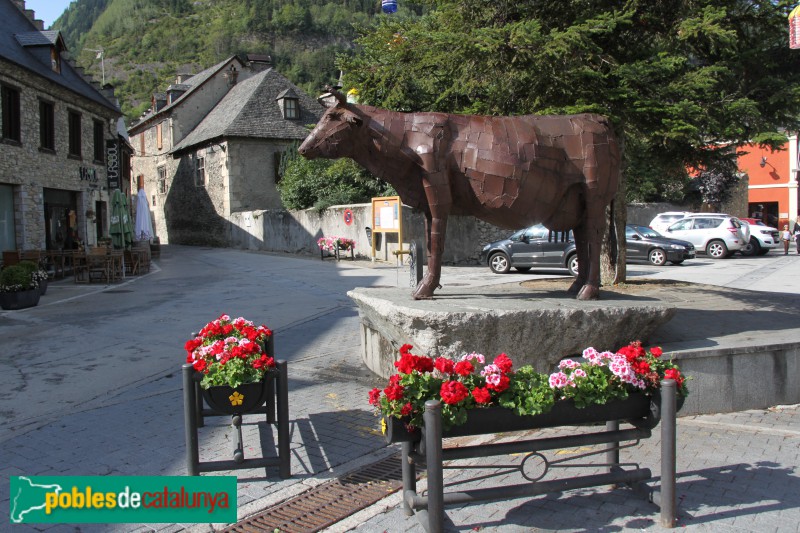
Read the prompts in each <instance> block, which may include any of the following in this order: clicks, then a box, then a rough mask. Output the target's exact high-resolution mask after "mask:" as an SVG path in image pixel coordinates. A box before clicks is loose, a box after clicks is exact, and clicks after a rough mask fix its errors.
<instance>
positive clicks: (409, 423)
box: [369, 341, 687, 431]
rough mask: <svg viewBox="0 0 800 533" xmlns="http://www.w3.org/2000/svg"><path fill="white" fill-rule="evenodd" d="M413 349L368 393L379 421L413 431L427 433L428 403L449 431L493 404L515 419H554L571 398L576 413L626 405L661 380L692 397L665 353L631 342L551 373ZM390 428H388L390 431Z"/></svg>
mask: <svg viewBox="0 0 800 533" xmlns="http://www.w3.org/2000/svg"><path fill="white" fill-rule="evenodd" d="M411 349H412V346H411V345H408V344H406V345H403V346H402V347H401V348H400V359H399V360H398V361H396V362H395V367H396V368H397V370H398V373H397V374H395V375H393V376H391V377H390V378H389V383H388V385H387V386H386V387H385V388H384V389H382V390H381V389H378V388H375V389H373V390H372V391H370V393H369V402H370V404H372V405H373V406H374V407H375V409H376V411H377V412H378V414H379V415H382V416H384V417H386V418H395V419H398V420H400V421H402V423H403V424H404V426H405V428H406V429H407V430H409V431H413V430H414V429H415V428H418V427H421V426H422V424H423V422H422V415H423V412H424V409H425V402H426V401H428V400H440V401H441V402H442V425H443V428H444V429H445V430H447V429H450V428H452V427H454V426H458V425H461V424H464V423H465V422H466V420H467V416H468V413H469V411H471V410H474V409H481V408H486V407H492V406H499V407H503V408H506V409H509V410H511V411H512V412H513V413H514V414H516V415H522V416H525V415H541V414H543V413H548V412H549V411H550V410H551V409H552V408H553V406H554V405H555V404H556V402H559V401H561V400H569V401H570V403H571V404H573V405H574V407H576V408H578V409H583V408H586V407H587V406H592V405H604V404H606V403H608V402H613V401H615V400H622V399H625V398H627V397H628V396H629V395H631V394H638V395H645V396H653V395H654V394H655V393H656V392H657V391H658V390H659V389H660V387H661V381H662V380H663V379H674V380H675V382H676V384H677V390H678V395H679V397H682V396H685V395H686V394H687V388H686V380H685V378H684V377H683V376H682V375H681V373H680V370H679V368H678V366H677V365H676V364H675V363H674V362H672V361H671V360H667V359H666V358H663V357H662V351H661V349H660V348H657V347H653V348H650V349H649V350H647V349H645V348H644V347H642V345H641V343H640V342H638V341H637V342H633V343H631V344H630V345H628V346H625V347H623V348H620V349H619V350H617V351H616V352H598V351H597V350H595V349H594V348H587V349H586V350H584V351H583V361H576V360H573V359H565V360H563V361H562V362H561V363H560V364H559V368H558V370H557V371H556V372H553V373H552V374H541V373H538V372H536V371H534V370H533V368H532V367H530V366H524V367H521V368H519V369H516V370H515V369H514V365H513V362H512V360H511V359H510V358H509V357H508V356H507V355H506V354H500V355H498V356H497V357H496V358H495V359H494V360H493V361H492V362H491V363H489V364H487V360H486V357H485V356H484V355H482V354H478V353H469V354H465V355H463V356H461V357H460V358H459V359H458V360H452V359H448V358H444V357H439V358H436V359H434V358H431V357H427V356H420V355H414V354H412V353H411ZM384 429H386V425H384Z"/></svg>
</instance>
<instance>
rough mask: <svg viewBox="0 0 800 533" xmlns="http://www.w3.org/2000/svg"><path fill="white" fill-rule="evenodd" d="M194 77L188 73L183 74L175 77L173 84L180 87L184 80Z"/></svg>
mask: <svg viewBox="0 0 800 533" xmlns="http://www.w3.org/2000/svg"><path fill="white" fill-rule="evenodd" d="M192 76H194V74H189V73H188V72H183V73H180V74H178V75H176V76H175V83H176V84H177V85H180V84H182V83H186V80H188V79H189V78H191V77H192Z"/></svg>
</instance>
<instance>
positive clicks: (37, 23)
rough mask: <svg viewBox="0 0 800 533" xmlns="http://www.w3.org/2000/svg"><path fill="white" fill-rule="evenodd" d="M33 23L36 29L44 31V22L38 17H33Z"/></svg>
mask: <svg viewBox="0 0 800 533" xmlns="http://www.w3.org/2000/svg"><path fill="white" fill-rule="evenodd" d="M33 25H34V26H36V29H37V30H39V31H44V22H43V21H41V20H39V19H33Z"/></svg>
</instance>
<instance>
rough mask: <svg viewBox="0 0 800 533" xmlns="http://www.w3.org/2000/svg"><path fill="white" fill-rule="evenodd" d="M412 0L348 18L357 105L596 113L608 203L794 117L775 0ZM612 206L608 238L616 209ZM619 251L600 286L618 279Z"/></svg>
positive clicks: (682, 179) (798, 92) (706, 162)
mask: <svg viewBox="0 0 800 533" xmlns="http://www.w3.org/2000/svg"><path fill="white" fill-rule="evenodd" d="M424 4H425V5H426V7H427V8H429V9H430V10H429V11H428V12H427V13H426V14H424V15H423V16H422V17H391V18H390V17H385V18H381V19H379V23H378V24H377V25H375V26H373V27H362V28H361V29H360V37H359V38H358V39H357V43H358V45H359V48H358V50H357V53H355V54H354V55H352V56H344V55H342V56H340V60H339V62H340V65H341V67H342V68H343V69H344V71H345V74H346V77H345V82H346V83H347V84H348V85H349V86H355V87H357V88H358V90H359V92H360V98H361V99H362V101H363V102H365V103H369V104H372V105H378V106H384V107H389V108H392V109H396V110H402V111H415V110H429V111H447V112H455V113H481V114H497V115H509V114H527V113H539V114H547V113H580V112H597V113H601V114H604V115H606V116H608V117H609V118H610V119H611V120H612V122H613V124H614V126H615V130H616V131H617V134H618V136H619V137H620V139H621V141H622V144H623V146H624V147H625V152H624V153H625V166H624V180H623V186H622V187H621V191H622V194H624V196H620V195H618V199H617V202H616V203H617V204H618V205H624V202H625V201H627V200H640V199H647V200H653V199H659V198H665V199H674V198H675V197H678V196H682V192H683V191H684V190H685V188H684V185H685V184H686V183H687V181H688V176H687V172H686V169H687V168H698V169H703V168H715V167H720V165H724V162H725V161H726V160H727V161H730V158H731V157H732V155H731V154H732V151H731V150H717V149H715V147H716V146H717V144H718V143H726V144H728V145H731V146H736V145H741V144H744V143H747V142H756V143H763V144H766V145H770V146H779V145H780V144H781V143H783V142H785V135H783V134H779V133H776V132H778V131H779V130H780V129H781V128H786V129H790V130H797V129H798V126H800V120H798V117H800V84H798V82H799V81H800V68H799V67H800V59H798V58H799V57H800V56H798V55H797V53H796V52H793V51H791V50H789V49H788V25H787V16H788V13H789V11H790V9H791V8H792V2H790V1H788V0H775V1H767V2H760V1H751V0H628V1H624V2H607V1H594V0H590V1H589V2H586V1H583V0H581V1H578V0H517V1H515V2H511V1H507V0H499V1H493V2H488V1H484V0H426V1H425V2H424ZM616 211H617V213H618V214H621V218H619V217H618V218H617V220H616V225H617V229H618V231H617V234H622V233H621V231H620V230H621V226H622V225H623V224H624V209H617V210H616ZM620 252H621V254H620V258H621V259H620V261H619V263H618V264H616V265H613V264H612V265H611V266H612V267H615V274H614V276H613V279H612V280H611V281H613V282H617V281H622V280H624V277H625V272H624V256H623V255H622V254H624V247H622V249H621V250H620ZM607 260H608V257H607ZM612 263H613V260H612ZM606 271H607V272H608V271H609V269H606ZM606 278H608V275H606Z"/></svg>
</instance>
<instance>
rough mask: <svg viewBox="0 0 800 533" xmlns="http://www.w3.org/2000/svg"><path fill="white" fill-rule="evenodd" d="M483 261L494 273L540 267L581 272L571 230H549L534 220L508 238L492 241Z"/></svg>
mask: <svg viewBox="0 0 800 533" xmlns="http://www.w3.org/2000/svg"><path fill="white" fill-rule="evenodd" d="M481 264H484V265H489V268H490V269H491V271H492V272H494V273H495V274H505V273H507V272H508V271H509V270H511V269H512V268H515V269H516V270H518V271H519V272H528V271H529V270H530V269H532V268H537V269H567V270H569V272H570V274H572V275H573V276H577V275H578V254H577V253H575V239H574V237H573V236H572V232H571V231H550V230H549V229H547V228H545V227H544V226H543V225H542V224H535V225H533V226H531V227H529V228H524V229H521V230H518V231H515V232H514V233H512V234H511V235H510V236H509V237H508V238H506V239H503V240H500V241H496V242H493V243H489V244H487V245H486V246H484V247H483V250H481Z"/></svg>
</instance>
